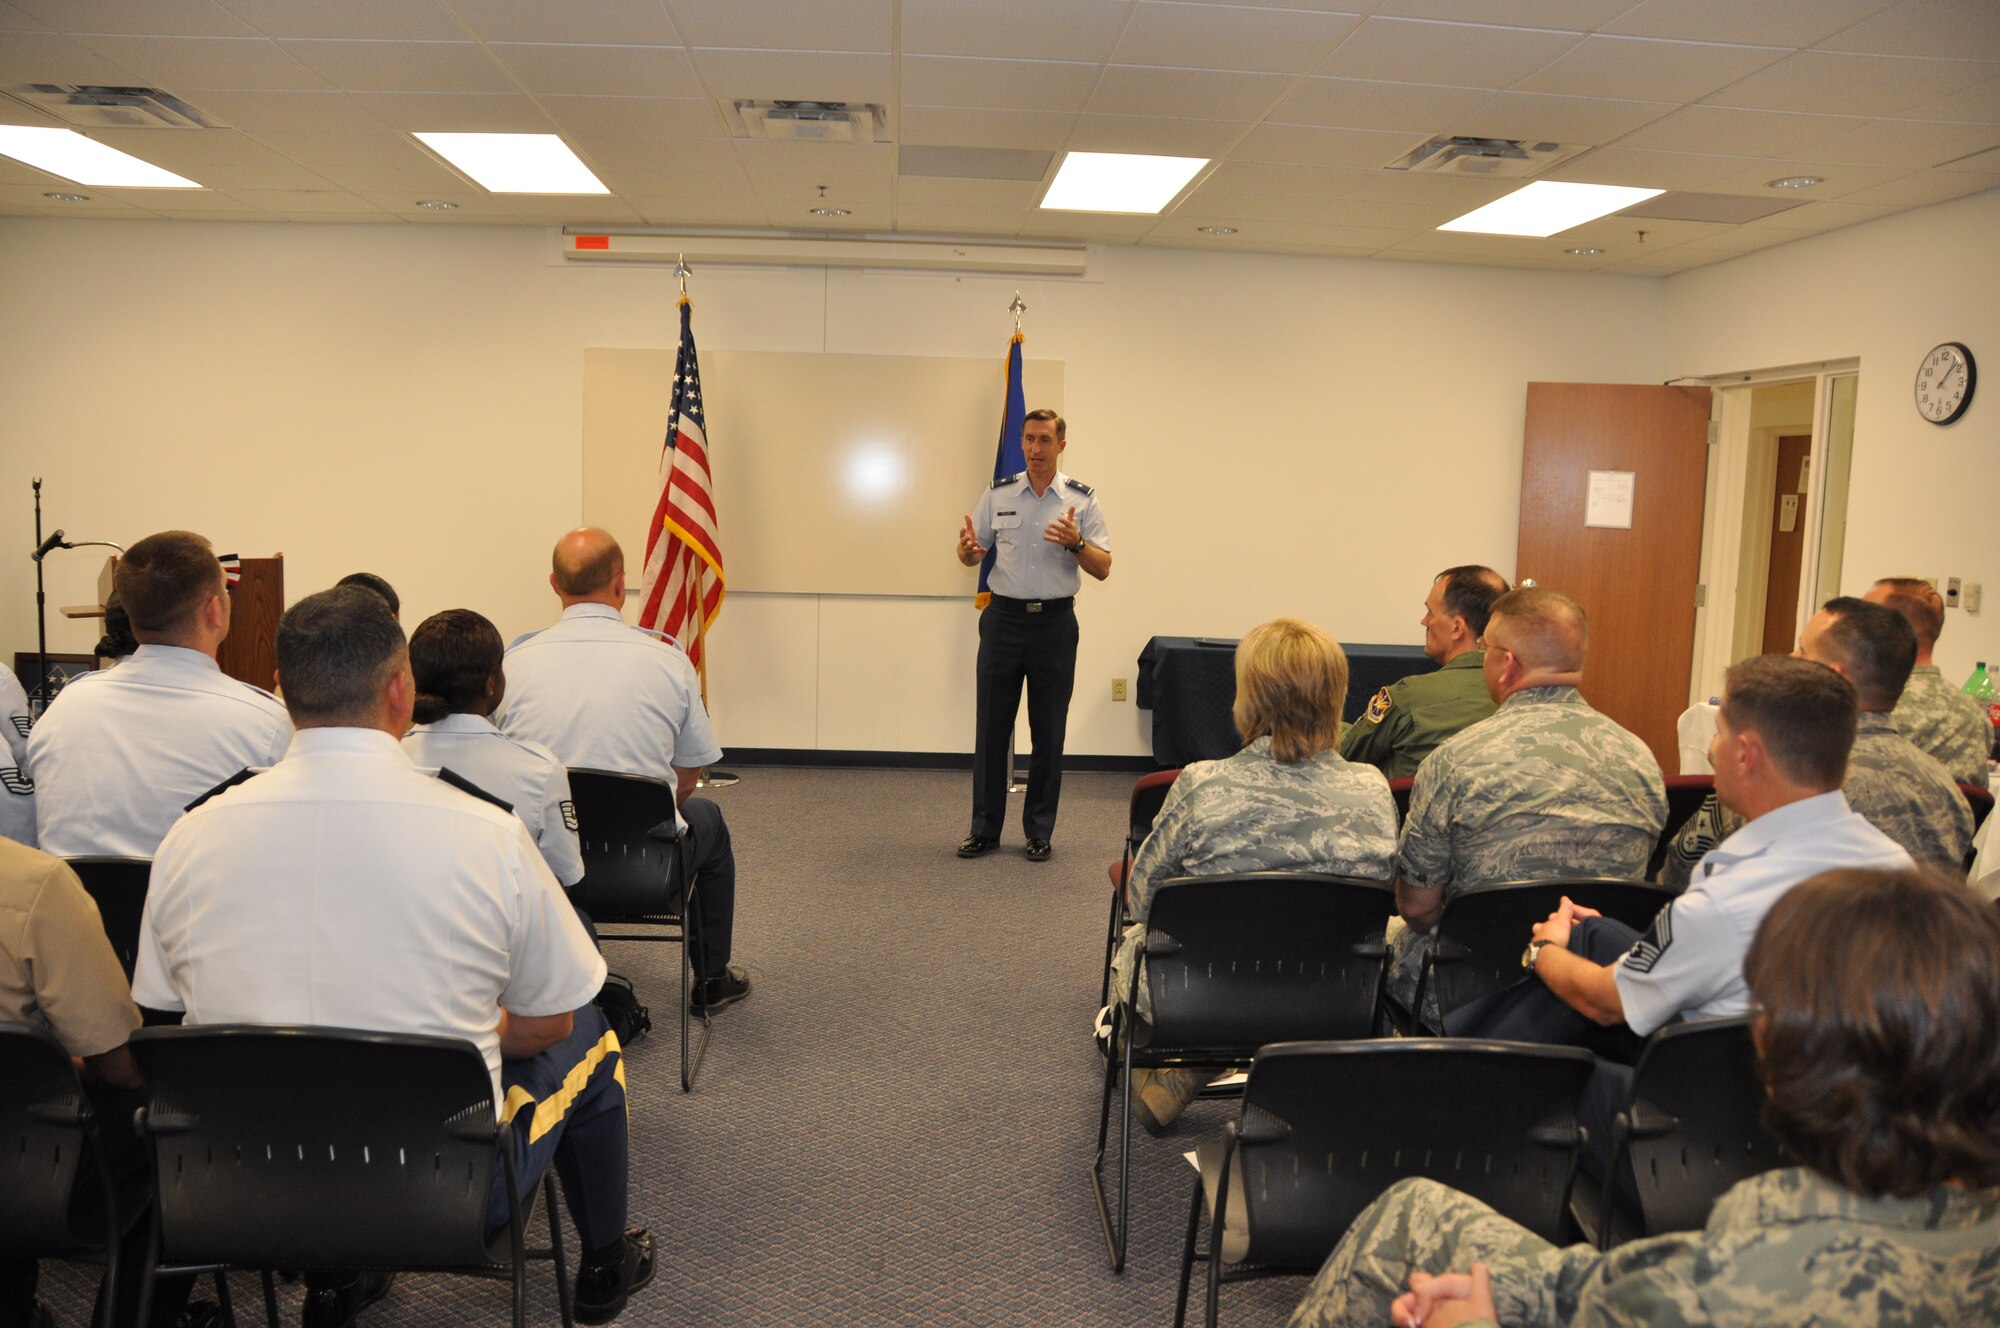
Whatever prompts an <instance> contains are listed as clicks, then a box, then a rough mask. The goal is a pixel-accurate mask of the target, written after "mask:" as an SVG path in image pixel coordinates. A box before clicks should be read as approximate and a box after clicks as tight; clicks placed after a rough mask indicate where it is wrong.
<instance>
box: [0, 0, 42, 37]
mask: <svg viewBox="0 0 2000 1328" xmlns="http://www.w3.org/2000/svg"><path fill="white" fill-rule="evenodd" d="M49 31H52V29H51V28H50V27H49V25H48V24H46V23H44V22H42V21H41V20H40V19H38V18H36V17H35V16H34V15H32V14H30V13H28V12H27V11H26V10H23V9H18V8H16V7H15V6H13V5H10V4H8V3H6V0H0V32H49Z"/></svg>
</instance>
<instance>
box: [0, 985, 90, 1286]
mask: <svg viewBox="0 0 2000 1328" xmlns="http://www.w3.org/2000/svg"><path fill="white" fill-rule="evenodd" d="M87 1115H88V1106H87V1102H86V1100H85V1098H84V1096H83V1088H82V1086H81V1085H79V1084H78V1083H77V1079H76V1067H75V1066H74V1065H73V1064H71V1062H70V1058H69V1053H68V1052H66V1051H64V1050H63V1048H62V1044H61V1043H60V1042H57V1041H56V1040H55V1038H54V1037H52V1036H50V1034H49V1033H48V1032H47V1031H46V1030H45V1029H41V1028H37V1027H35V1026H34V1025H32V1024H13V1023H9V1024H0V1251H6V1252H9V1253H24V1254H25V1253H33V1252H36V1251H44V1252H51V1253H52V1252H54V1251H56V1250H59V1249H63V1248H66V1247H73V1246H76V1245H80V1244H88V1245H97V1246H101V1245H103V1243H104V1232H103V1231H101V1230H100V1231H96V1232H84V1231H78V1230H75V1229H73V1228H72V1226H71V1223H70V1216H69V1215H70V1196H71V1193H72V1192H73V1191H74V1190H75V1188H76V1180H77V1160H78V1158H79V1157H80V1156H81V1155H82V1152H83V1147H82V1145H83V1139H84V1133H85V1130H86V1128H87V1124H86V1119H87Z"/></svg>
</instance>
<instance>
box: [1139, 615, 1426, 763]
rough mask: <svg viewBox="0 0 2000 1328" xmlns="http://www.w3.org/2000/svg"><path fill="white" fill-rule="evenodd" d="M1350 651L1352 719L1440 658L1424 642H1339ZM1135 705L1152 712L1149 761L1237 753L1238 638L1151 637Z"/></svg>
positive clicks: (1178, 760) (1213, 757)
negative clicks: (1234, 716)
mask: <svg viewBox="0 0 2000 1328" xmlns="http://www.w3.org/2000/svg"><path fill="white" fill-rule="evenodd" d="M1341 649H1343V650H1345V651H1346V652H1347V706H1346V709H1345V711H1344V713H1343V714H1342V715H1341V719H1342V720H1343V721H1345V722H1352V721H1353V720H1354V719H1355V718H1356V717H1357V716H1359V715H1360V714H1361V712H1362V711H1363V710H1364V709H1366V708H1367V705H1368V698H1369V697H1371V696H1373V695H1375V693H1376V692H1378V691H1380V690H1381V689H1382V688H1384V687H1387V686H1388V685H1389V684H1390V683H1392V682H1395V681H1396V680H1397V679H1398V678H1407V677H1409V676H1410V675H1411V674H1413V673H1429V672H1431V671H1432V670H1433V669H1435V668H1437V664H1436V663H1435V662H1433V661H1432V660H1431V658H1430V657H1429V656H1428V655H1426V654H1424V651H1423V647H1421V646H1384V645H1366V644H1356V645H1347V644H1345V643H1343V644H1342V646H1341ZM1138 701H1139V708H1140V709H1141V710H1151V711H1152V712H1153V760H1154V761H1155V762H1157V763H1158V764H1159V766H1160V768H1161V769H1163V770H1170V769H1172V768H1173V767H1175V766H1182V765H1186V764H1187V763H1188V762H1190V761H1215V760H1220V759H1221V758H1223V757H1225V756H1230V755H1233V754H1235V753H1236V752H1237V751H1238V750H1239V749H1240V748H1241V747H1242V746H1243V742H1242V740H1241V739H1240V738H1238V737H1237V736H1236V722H1235V721H1234V720H1233V719H1232V718H1231V717H1230V714H1229V711H1230V707H1231V706H1232V705H1234V704H1235V702H1236V643H1235V642H1234V641H1226V640H1221V639H1218V638H1215V637H1206V636H1204V637H1194V636H1156V637H1154V638H1153V639H1152V640H1150V641H1148V642H1146V648H1145V649H1144V650H1142V651H1140V652H1139V696H1138Z"/></svg>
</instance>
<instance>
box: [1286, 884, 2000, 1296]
mask: <svg viewBox="0 0 2000 1328" xmlns="http://www.w3.org/2000/svg"><path fill="white" fill-rule="evenodd" d="M1743 973H1744V978H1745V980H1746V981H1747V982H1748V983H1749V986H1750V996H1751V1001H1752V1007H1751V1008H1752V1010H1753V1011H1754V1013H1753V1014H1752V1016H1751V1025H1750V1033H1751V1039H1752V1040H1753V1041H1754V1042H1755V1043H1756V1046H1757V1058H1758V1066H1759V1074H1760V1075H1761V1077H1762V1079H1763V1081H1764V1089H1765V1093H1766V1101H1765V1108H1764V1120H1765V1124H1766V1125H1768V1126H1769V1127H1770V1130H1771V1133H1772V1134H1773V1135H1775V1136H1776V1137H1777V1140H1778V1142H1779V1143H1781V1144H1783V1145H1784V1147H1785V1151H1786V1152H1787V1153H1788V1154H1789V1155H1790V1156H1792V1157H1793V1158H1795V1159H1797V1160H1798V1161H1799V1162H1800V1163H1801V1164H1802V1165H1800V1166H1796V1167H1789V1168H1784V1169H1781V1170H1778V1171H1770V1172H1766V1173H1765V1174H1763V1175H1761V1176H1754V1177H1752V1178H1751V1179H1749V1180H1746V1181H1743V1182H1741V1183H1740V1184H1738V1185H1736V1186H1735V1187H1734V1188H1732V1189H1731V1190H1730V1191H1729V1192H1728V1193H1727V1194H1725V1195H1723V1196H1722V1197H1721V1198H1720V1199H1718V1200H1716V1203H1715V1207H1714V1209H1713V1210H1712V1211H1711V1212H1710V1214H1709V1219H1708V1225H1707V1227H1706V1228H1705V1229H1703V1230H1701V1231H1698V1232H1685V1233H1681V1234H1677V1235H1668V1236H1655V1237H1652V1238H1650V1239H1647V1240H1636V1241H1632V1242H1630V1243H1629V1244H1625V1245H1620V1246H1618V1247H1617V1248H1615V1249H1613V1250H1610V1251H1609V1252H1603V1253H1601V1252H1599V1251H1597V1250H1594V1249H1591V1248H1589V1247H1588V1246H1582V1245H1576V1246H1571V1247H1570V1248H1568V1249H1558V1248H1557V1247H1555V1246H1553V1245H1551V1244H1549V1243H1548V1242H1547V1241H1544V1240H1542V1239H1541V1238H1540V1237H1538V1236H1535V1235H1533V1234H1532V1233H1530V1232H1529V1231H1527V1230H1526V1229H1525V1228H1523V1227H1520V1226H1518V1225H1516V1224H1515V1223H1513V1222H1510V1221H1508V1220H1507V1219H1506V1218H1504V1217H1501V1216H1500V1215H1499V1214H1498V1213H1496V1212H1494V1211H1493V1210H1492V1209H1491V1208H1488V1207H1487V1206H1486V1205H1485V1204H1483V1203H1480V1202H1478V1201H1477V1200H1475V1199H1471V1198H1468V1197H1467V1196H1465V1195H1463V1194H1460V1193H1458V1192H1457V1191H1455V1190H1452V1189H1449V1188H1447V1187H1446V1186H1443V1185H1439V1184H1437V1183H1436V1182H1434V1181H1428V1180H1405V1181H1399V1182H1397V1183H1396V1184H1395V1185H1392V1186H1390V1187H1389V1189H1388V1190H1386V1191H1385V1192H1384V1193H1383V1195H1382V1197H1381V1198H1379V1199H1377V1200H1376V1201H1375V1202H1374V1203H1373V1204H1372V1205H1370V1207H1369V1208H1368V1210H1367V1211H1366V1212H1364V1213H1363V1214H1362V1215H1361V1216H1360V1217H1359V1218H1357V1219H1356V1220H1355V1223H1354V1225H1353V1226H1352V1227H1350V1228H1349V1229H1348V1232H1347V1234H1346V1235H1345V1236H1344V1237H1342V1238H1341V1242H1340V1245H1339V1246H1338V1247H1337V1248H1336V1249H1335V1250H1334V1252H1333V1254H1332V1256H1331V1257H1330V1258H1329V1259H1328V1260H1327V1262H1326V1266H1325V1267H1324V1268H1322V1269H1321V1270H1320V1274H1319V1277H1318V1278H1317V1279H1316V1280H1315V1281H1314V1282H1313V1285H1312V1289H1311V1290H1310V1291H1309V1292H1308V1293H1307V1295H1306V1299H1305V1301H1304V1303H1302V1304H1301V1305H1300V1306H1299V1308H1298V1310H1297V1311H1296V1312H1295V1313H1294V1314H1293V1316H1292V1321H1291V1328H1330V1326H1331V1325H1362V1324H1367V1325H1370V1326H1371V1328H1374V1326H1376V1325H1380V1324H1383V1323H1390V1324H1393V1325H1396V1328H1417V1326H1418V1325H1423V1328H1451V1325H1455V1324H1456V1325H1465V1324H1471V1325H1487V1324H1493V1323H1496V1322H1497V1323H1505V1324H1510V1325H1520V1324H1533V1325H1559V1324H1575V1325H1593V1326H1595V1325H1603V1326H1606V1328H1608V1326H1609V1325H1614V1324H1620V1325H1622V1324H1645V1325H1648V1326H1649V1328H1653V1326H1658V1328H1697V1326H1699V1328H1806V1326H1807V1325H1828V1324H1840V1325H1843V1328H1846V1326H1847V1325H1853V1326H1854V1328H1928V1326H1929V1325H1944V1324H1953V1325H1956V1324H2000V910H1996V909H1995V908H1994V907H1993V905H1992V904H1991V903H1989V902H1987V901H1986V900H1983V899H1981V898H1980V897H1979V896H1978V895H1976V894H1974V893H1973V892H1972V891H1971V890H1970V889H1968V888H1967V887H1966V884H1965V882H1963V881H1961V880H1959V879H1957V878H1956V877H1953V876H1950V875H1947V874H1946V873H1944V872H1942V871H1939V870H1936V869H1932V868H1926V869H1922V870H1915V871H1882V870H1850V871H1832V872H1824V873H1822V874H1821V875H1818V876H1815V877H1812V878H1811V879H1809V880H1807V881H1804V882H1802V883H1801V884H1799V885H1797V886H1794V887H1793V888H1792V889H1791V890H1789V891H1787V892H1786V893H1785V895H1784V896H1783V897H1782V898H1781V899H1779V900H1778V902H1777V903H1776V904H1775V905H1773V906H1772V908H1771V911H1770V912H1769V913H1768V914H1766V915H1765V917H1764V922H1763V925H1762V926H1761V927H1759V929H1758V931H1757V936H1756V939H1755V940H1754V941H1752V942H1751V945H1750V951H1749V954H1748V956H1747V957H1746V958H1745V960H1744V964H1743ZM1469 1109H1470V1108H1469ZM1453 1269H1466V1270H1469V1271H1464V1272H1455V1271H1450V1270H1453ZM1399 1293H1400V1294H1399Z"/></svg>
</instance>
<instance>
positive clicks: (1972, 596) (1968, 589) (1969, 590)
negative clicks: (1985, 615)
mask: <svg viewBox="0 0 2000 1328" xmlns="http://www.w3.org/2000/svg"><path fill="white" fill-rule="evenodd" d="M1979 598H1980V585H1979V583H1978V582H1977V581H1968V582H1966V583H1965V589H1964V590H1963V591H1961V592H1959V596H1958V607H1959V608H1961V609H1964V610H1965V611H1966V612H1967V613H1977V612H1979Z"/></svg>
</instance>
